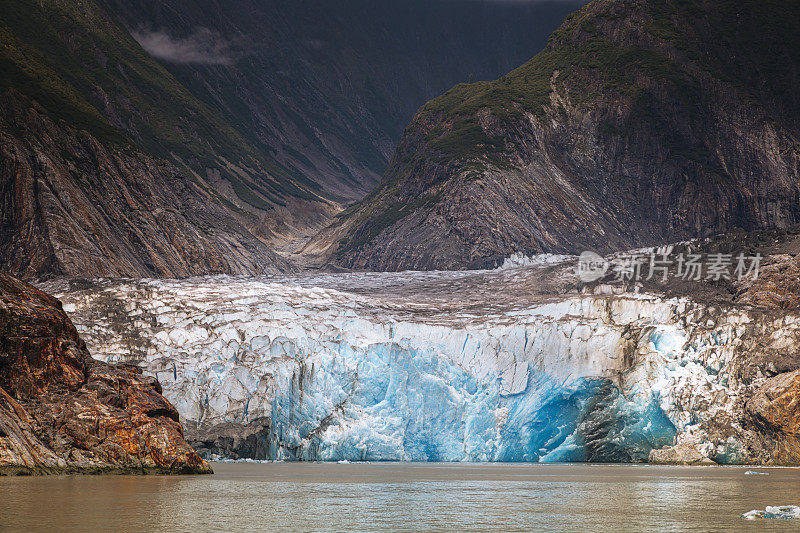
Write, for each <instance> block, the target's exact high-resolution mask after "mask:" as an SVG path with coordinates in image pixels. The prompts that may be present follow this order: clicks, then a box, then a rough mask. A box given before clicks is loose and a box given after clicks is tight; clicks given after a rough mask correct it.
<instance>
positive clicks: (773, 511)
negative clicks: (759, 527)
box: [742, 505, 800, 520]
mask: <svg viewBox="0 0 800 533" xmlns="http://www.w3.org/2000/svg"><path fill="white" fill-rule="evenodd" d="M742 518H746V519H748V520H755V519H757V518H781V519H784V520H786V519H789V520H791V519H797V518H800V507H798V506H796V505H782V506H780V507H778V506H776V507H771V506H769V505H768V506H767V508H766V509H765V510H763V511H759V510H753V511H748V512H746V513H744V514H743V515H742Z"/></svg>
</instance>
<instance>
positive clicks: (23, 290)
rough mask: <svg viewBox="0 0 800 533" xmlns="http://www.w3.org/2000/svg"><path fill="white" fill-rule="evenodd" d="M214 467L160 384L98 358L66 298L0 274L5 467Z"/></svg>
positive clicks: (42, 470)
mask: <svg viewBox="0 0 800 533" xmlns="http://www.w3.org/2000/svg"><path fill="white" fill-rule="evenodd" d="M147 471H152V472H160V473H181V474H189V473H210V472H211V467H210V466H209V465H208V463H206V462H205V461H204V460H203V459H201V458H200V456H199V455H198V454H197V453H196V452H195V451H194V450H192V448H191V447H190V446H189V445H188V444H187V443H186V441H184V440H183V430H182V428H181V425H180V422H179V418H178V412H177V411H176V410H175V408H174V407H173V406H172V404H170V403H169V402H168V401H167V400H166V399H164V397H163V396H162V395H161V385H159V383H158V381H157V380H156V379H154V378H152V377H147V376H144V375H142V371H141V370H139V369H138V368H136V367H134V366H131V365H109V364H106V363H102V362H100V361H97V360H95V359H93V358H92V357H91V356H90V355H89V351H88V350H87V349H86V344H85V343H84V342H83V340H81V338H80V337H79V336H78V332H77V330H76V329H75V326H73V324H72V322H71V321H70V320H69V318H68V317H67V315H66V314H64V311H63V309H62V306H61V302H59V301H58V300H56V299H55V298H53V297H52V296H49V295H47V294H45V293H43V292H41V291H39V290H37V289H36V288H34V287H33V286H31V285H28V284H27V283H23V282H21V281H19V280H17V279H14V278H12V277H11V276H9V275H7V274H5V273H0V475H5V474H7V473H11V474H15V473H16V474H24V475H30V474H47V473H68V472H79V473H100V472H120V473H145V472H147Z"/></svg>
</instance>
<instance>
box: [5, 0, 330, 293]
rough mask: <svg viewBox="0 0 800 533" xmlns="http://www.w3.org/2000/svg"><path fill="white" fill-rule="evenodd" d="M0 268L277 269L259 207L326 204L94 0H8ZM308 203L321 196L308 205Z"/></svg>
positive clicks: (111, 271) (93, 271)
mask: <svg viewBox="0 0 800 533" xmlns="http://www.w3.org/2000/svg"><path fill="white" fill-rule="evenodd" d="M0 13H2V15H1V16H0V69H1V72H0V92H2V99H1V100H0V102H1V103H0V140H1V141H2V142H0V154H1V155H0V203H1V204H2V218H0V267H2V268H3V269H6V270H10V271H12V272H15V273H19V274H21V275H23V276H25V277H29V278H30V277H40V276H43V275H59V274H68V275H69V274H72V275H75V274H80V275H121V276H146V275H159V276H186V275H190V274H199V273H206V272H229V273H240V272H241V273H244V272H270V271H272V272H274V271H276V270H285V268H286V265H285V263H286V262H285V261H284V260H283V259H281V258H279V257H278V256H277V255H276V254H275V253H274V252H272V251H271V250H270V247H269V246H268V245H267V244H265V242H263V241H265V240H267V239H268V237H269V232H268V229H267V228H266V226H265V224H264V221H263V218H264V217H265V215H264V213H265V212H268V211H269V210H273V209H276V208H278V207H280V206H282V205H286V201H287V200H288V199H291V200H293V201H295V202H298V201H299V202H305V203H306V204H308V205H313V204H316V205H318V206H321V207H317V209H316V211H321V210H324V209H327V208H328V206H327V203H325V202H324V201H323V200H322V199H321V198H320V197H319V196H318V195H317V194H316V193H314V192H313V190H312V189H313V188H312V187H310V186H307V185H305V184H301V183H300V182H299V180H295V179H293V178H292V177H290V176H287V175H286V173H285V171H283V170H281V169H280V168H279V167H278V166H277V165H276V164H274V163H272V162H270V160H269V159H267V158H265V157H262V156H261V155H259V154H258V153H257V152H256V151H255V150H253V149H252V148H251V147H249V146H248V144H247V143H246V141H245V140H244V139H243V138H242V137H241V136H239V135H238V134H237V133H236V132H235V131H234V130H233V128H232V127H230V126H229V125H227V124H226V123H225V121H224V120H223V119H221V118H220V117H219V116H218V115H216V114H214V113H213V112H212V111H210V110H209V109H208V108H206V107H205V106H204V105H203V104H202V103H201V102H199V101H198V100H197V99H195V98H194V97H193V96H192V95H191V94H190V93H189V92H188V90H186V89H185V88H184V87H183V86H181V84H180V83H178V82H177V80H175V78H174V77H172V76H171V75H170V74H169V73H168V72H167V71H166V70H165V69H164V68H163V67H161V66H160V65H159V64H158V63H157V62H156V61H155V60H153V59H152V58H151V57H150V56H149V55H148V54H147V53H145V52H144V50H142V49H141V47H140V46H139V45H138V44H137V43H136V41H134V40H133V38H131V37H130V35H129V34H128V33H127V31H126V30H125V29H124V28H122V27H121V26H120V25H119V24H117V23H116V22H115V20H114V18H113V17H112V16H111V15H110V14H109V13H108V12H107V11H105V10H104V9H103V8H101V7H100V6H99V5H97V4H96V3H94V2H83V3H81V4H80V5H75V4H74V3H72V2H62V1H60V0H48V1H46V2H34V1H29V0H13V1H12V0H5V1H4V2H3V4H2V9H0ZM309 210H310V211H311V212H312V213H313V209H309Z"/></svg>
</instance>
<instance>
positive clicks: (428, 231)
mask: <svg viewBox="0 0 800 533" xmlns="http://www.w3.org/2000/svg"><path fill="white" fill-rule="evenodd" d="M765 28H769V30H768V31H765ZM799 30H800V5H799V4H797V3H794V2H788V3H787V2H778V1H769V2H755V1H752V0H746V1H729V0H722V1H714V2H711V1H704V0H691V1H690V0H667V1H664V2H662V1H659V2H656V1H650V0H596V1H594V2H592V3H591V4H589V5H587V6H585V7H584V8H583V9H582V10H580V11H578V12H576V13H575V14H573V15H572V16H570V17H569V18H568V19H567V20H566V21H565V22H564V24H563V25H562V26H561V27H560V28H559V29H558V30H557V31H556V32H555V33H553V35H552V36H551V37H550V39H549V41H548V44H547V46H546V48H545V50H543V51H542V52H541V53H539V54H538V55H537V56H535V57H534V58H533V59H531V60H530V61H529V62H527V63H526V64H524V65H523V66H521V67H520V68H518V69H516V70H514V71H512V72H510V73H509V74H507V75H505V76H502V77H501V78H500V79H498V80H496V81H493V82H478V83H471V84H459V85H457V86H455V87H454V88H453V89H452V90H450V91H449V92H447V93H446V94H444V95H442V96H441V97H439V98H436V99H434V100H432V101H430V102H429V103H427V104H426V105H425V106H423V107H422V108H421V109H420V110H419V112H418V113H417V114H416V116H415V117H414V120H413V121H412V123H411V125H410V126H409V127H408V129H407V130H406V132H405V134H404V136H403V139H402V140H401V142H400V144H399V146H398V149H397V152H396V153H395V155H394V157H393V160H392V164H391V165H390V167H389V169H388V170H387V172H386V174H385V175H384V178H383V181H382V183H381V185H380V186H379V188H378V189H376V191H374V192H373V193H371V194H370V195H369V196H368V197H367V198H365V200H364V201H363V202H362V203H361V204H360V205H358V206H356V207H353V208H352V209H350V210H348V212H346V213H344V214H343V215H342V216H341V217H340V218H339V220H338V221H337V223H336V224H334V226H333V227H331V228H330V229H328V230H327V231H326V232H324V233H323V234H321V235H320V236H319V237H318V238H317V239H316V240H315V241H314V242H313V243H311V245H310V246H309V250H313V251H314V252H317V253H321V252H324V251H326V247H327V253H329V254H331V256H332V258H331V262H332V263H333V264H335V265H339V266H344V267H350V268H359V269H370V270H403V269H453V268H475V267H485V266H491V265H496V264H498V263H499V262H502V259H503V258H504V257H507V256H508V255H510V254H512V253H514V252H523V253H526V254H535V253H540V252H554V253H580V252H581V251H582V250H586V249H594V250H597V251H600V252H608V251H611V250H614V249H626V248H632V247H638V246H644V245H652V244H657V243H662V242H670V241H678V240H682V239H687V238H693V237H702V236H707V235H710V234H715V233H720V232H727V231H732V230H737V229H742V230H755V229H759V228H784V227H787V226H789V225H791V224H794V223H796V222H798V221H800V202H799V200H800V120H798V119H799V118H800V111H798V110H800V107H798V103H800V38H798V35H800V32H799Z"/></svg>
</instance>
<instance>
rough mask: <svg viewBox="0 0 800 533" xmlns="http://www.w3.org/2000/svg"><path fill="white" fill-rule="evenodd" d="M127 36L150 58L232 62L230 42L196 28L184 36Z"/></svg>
mask: <svg viewBox="0 0 800 533" xmlns="http://www.w3.org/2000/svg"><path fill="white" fill-rule="evenodd" d="M131 35H132V36H133V38H134V39H136V41H137V42H138V43H139V44H140V45H141V46H142V48H144V49H145V50H146V51H147V52H148V53H149V54H150V55H152V56H153V57H156V58H158V59H163V60H164V61H169V62H171V63H193V64H201V65H230V64H231V63H233V61H234V55H233V52H232V51H231V45H230V43H229V42H228V41H226V40H225V39H223V38H222V37H220V36H219V35H217V34H215V33H214V32H212V31H211V30H209V29H208V28H197V29H195V31H194V33H192V34H191V35H189V36H188V37H172V36H170V35H169V34H167V33H166V32H165V31H163V30H157V31H151V30H139V31H134V32H131Z"/></svg>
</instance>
